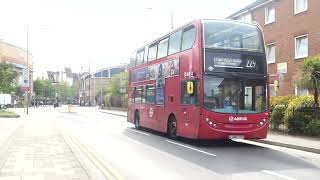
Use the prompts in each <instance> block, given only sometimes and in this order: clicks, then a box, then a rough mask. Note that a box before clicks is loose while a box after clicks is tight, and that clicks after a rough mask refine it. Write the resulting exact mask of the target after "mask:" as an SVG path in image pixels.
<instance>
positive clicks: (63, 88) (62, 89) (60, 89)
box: [56, 81, 73, 100]
mask: <svg viewBox="0 0 320 180" xmlns="http://www.w3.org/2000/svg"><path fill="white" fill-rule="evenodd" d="M56 88H57V93H58V95H59V96H60V97H61V98H62V100H67V98H70V97H71V96H72V95H73V93H72V89H71V86H70V85H69V83H68V82H65V81H63V82H59V83H57V84H56Z"/></svg>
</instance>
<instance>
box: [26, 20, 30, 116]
mask: <svg viewBox="0 0 320 180" xmlns="http://www.w3.org/2000/svg"><path fill="white" fill-rule="evenodd" d="M27 79H28V83H27V86H28V90H27V91H26V105H27V114H29V91H30V71H29V24H27Z"/></svg>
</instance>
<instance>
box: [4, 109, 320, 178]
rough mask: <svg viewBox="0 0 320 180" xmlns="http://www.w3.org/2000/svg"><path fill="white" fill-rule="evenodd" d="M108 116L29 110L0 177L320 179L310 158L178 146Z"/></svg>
mask: <svg viewBox="0 0 320 180" xmlns="http://www.w3.org/2000/svg"><path fill="white" fill-rule="evenodd" d="M111 113H112V114H109V113H107V112H105V111H102V110H99V109H97V108H92V107H73V108H72V112H71V113H69V112H67V110H66V107H61V108H56V109H53V108H50V107H43V108H37V109H33V110H31V115H28V117H30V118H29V120H26V124H22V126H20V127H19V128H18V129H17V130H16V131H15V132H14V134H13V135H11V136H10V138H9V140H7V141H6V143H5V144H4V145H2V147H1V148H0V162H1V159H5V160H6V161H5V163H8V164H3V165H1V164H0V180H4V179H6V180H8V179H10V180H12V179H14V178H16V179H19V177H20V180H21V179H28V178H29V179H32V180H33V179H35V180H37V179H100V178H101V174H102V175H103V177H105V179H110V180H112V179H118V180H122V179H129V180H144V179H146V180H149V179H152V180H157V179H159V180H160V179H161V180H162V179H169V180H170V179H172V180H173V179H174V180H189V179H190V180H194V179H201V180H202V179H203V180H205V179H218V180H220V179H223V180H224V179H228V180H229V179H232V180H233V179H236V180H238V179H240V180H241V179H245V180H248V179H249V180H250V179H259V180H260V179H261V180H299V179H303V180H309V179H310V180H313V179H314V180H318V179H319V177H320V155H319V154H316V153H310V152H305V151H300V150H295V149H290V148H285V147H279V146H274V145H269V144H264V143H259V142H254V141H245V140H244V141H239V142H237V141H233V142H228V143H225V142H224V143H223V142H197V141H191V140H188V139H179V140H177V141H176V140H171V139H168V138H167V137H166V136H165V134H162V133H158V132H154V131H151V130H147V129H142V130H136V129H135V128H134V126H133V125H132V124H130V123H127V120H126V117H123V115H125V114H124V113H123V112H121V113H122V114H121V115H122V116H119V115H114V114H115V113H116V112H114V111H112V112H111ZM22 119H24V117H22ZM0 133H1V132H0ZM0 135H1V134H0ZM72 142H74V143H72ZM66 146H69V147H70V149H69V150H68V148H66ZM70 151H71V152H73V153H71V152H70ZM83 151H87V153H82V154H84V155H85V156H86V157H88V159H87V160H84V159H85V157H83V156H82V155H81V152H83ZM88 154H89V156H88ZM51 156H52V157H51ZM9 158H12V159H9ZM30 159H32V163H31V161H30ZM28 160H29V161H28ZM87 161H89V163H86V162H87ZM90 162H91V163H90ZM31 164H32V165H31ZM90 167H91V168H90ZM2 172H4V173H2ZM5 172H7V173H5ZM9 172H10V173H9ZM99 172H100V173H101V174H99ZM61 173H65V174H61ZM108 173H109V176H108V175H106V174H108ZM30 176H31V177H30ZM1 178H2V179H1Z"/></svg>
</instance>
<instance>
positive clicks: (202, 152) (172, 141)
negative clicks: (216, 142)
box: [166, 140, 217, 157]
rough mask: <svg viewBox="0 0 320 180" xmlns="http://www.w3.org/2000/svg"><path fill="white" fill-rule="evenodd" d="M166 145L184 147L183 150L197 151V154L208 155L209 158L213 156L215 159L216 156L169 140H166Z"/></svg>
mask: <svg viewBox="0 0 320 180" xmlns="http://www.w3.org/2000/svg"><path fill="white" fill-rule="evenodd" d="M166 141H167V142H168V143H171V144H175V145H178V146H182V147H185V148H188V149H191V150H194V151H197V152H200V153H203V154H206V155H209V156H213V157H216V156H217V155H215V154H212V153H209V152H206V151H202V150H200V149H196V148H193V147H191V146H187V145H184V144H180V143H176V142H174V141H170V140H166Z"/></svg>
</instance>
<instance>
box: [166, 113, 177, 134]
mask: <svg viewBox="0 0 320 180" xmlns="http://www.w3.org/2000/svg"><path fill="white" fill-rule="evenodd" d="M168 136H169V137H170V138H171V139H177V121H176V118H175V117H173V116H172V117H170V118H169V122H168Z"/></svg>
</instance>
